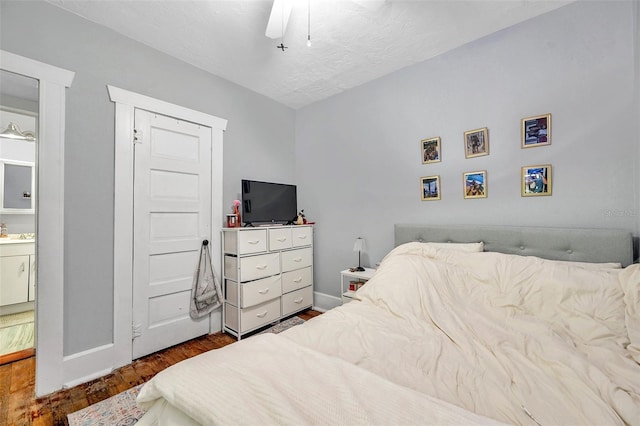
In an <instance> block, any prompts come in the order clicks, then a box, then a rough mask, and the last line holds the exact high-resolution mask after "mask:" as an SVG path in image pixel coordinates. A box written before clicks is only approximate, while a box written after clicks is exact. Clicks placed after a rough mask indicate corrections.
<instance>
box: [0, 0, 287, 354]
mask: <svg viewBox="0 0 640 426" xmlns="http://www.w3.org/2000/svg"><path fill="white" fill-rule="evenodd" d="M0 16H1V18H0V48H2V49H3V50H7V51H10V52H13V53H16V54H19V55H22V56H26V57H28V58H32V59H35V60H38V61H41V62H44V63H48V64H51V65H55V66H58V67H61V68H65V69H68V70H70V71H74V72H75V73H76V74H75V79H74V81H73V85H72V87H71V88H70V89H69V90H68V91H67V123H66V151H65V283H64V292H65V294H64V321H65V323H64V353H65V355H68V354H73V353H77V352H79V351H83V350H86V349H90V348H93V347H96V346H100V345H103V344H106V343H109V342H111V341H112V333H113V330H112V324H113V315H114V313H113V302H112V301H113V193H114V171H113V167H114V110H115V107H114V104H113V103H111V102H110V101H109V97H108V93H107V88H106V86H107V84H110V85H114V86H117V87H120V88H123V89H127V90H131V91H134V92H138V93H141V94H144V95H147V96H151V97H154V98H157V99H161V100H164V101H167V102H171V103H175V104H178V105H181V106H184V107H187V108H192V109H195V110H199V111H202V112H205V113H207V114H211V115H215V116H218V117H221V118H225V119H227V120H229V122H228V126H227V129H228V130H227V131H226V132H225V135H224V168H225V170H224V202H225V205H228V208H229V209H230V208H231V207H230V206H231V203H232V201H233V199H235V198H236V197H237V196H238V193H239V192H240V180H241V179H242V178H245V177H247V178H253V179H260V180H272V181H280V182H293V181H294V177H295V167H294V164H295V149H294V125H295V111H293V110H292V109H290V108H287V107H285V106H283V105H281V104H279V103H276V102H274V101H272V100H270V99H267V98H266V97H264V96H261V95H258V94H256V93H255V92H251V91H249V90H247V89H244V88H242V87H240V86H237V85H235V84H232V83H230V82H228V81H226V80H223V79H221V78H218V77H216V76H212V75H211V74H208V73H206V72H204V71H202V70H200V69H197V68H194V67H192V66H190V65H187V64H185V63H183V62H180V61H178V60H176V59H174V58H171V57H169V56H167V55H164V54H162V53H160V52H157V51H155V50H152V49H150V48H148V47H146V46H144V45H142V44H140V43H137V42H134V41H132V40H130V39H128V38H126V37H123V36H121V35H119V34H117V33H115V32H113V31H111V30H108V29H106V28H103V27H100V26H98V25H95V24H93V23H91V22H88V21H86V20H84V19H81V18H79V17H77V16H75V15H73V14H70V13H68V12H65V11H63V10H62V9H59V8H57V7H55V6H53V5H51V4H48V3H45V2H41V1H29V2H14V1H4V0H3V1H2V2H0ZM225 213H226V211H225ZM44 302H45V303H46V301H44ZM40 303H43V301H40Z"/></svg>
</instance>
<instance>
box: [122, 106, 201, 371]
mask: <svg viewBox="0 0 640 426" xmlns="http://www.w3.org/2000/svg"><path fill="white" fill-rule="evenodd" d="M135 128H136V130H137V131H138V132H139V133H141V134H142V135H143V137H142V138H141V139H142V141H141V143H137V144H136V145H135V154H134V250H133V251H134V267H133V269H134V283H133V321H134V330H135V333H134V340H133V358H134V359H135V358H139V357H141V356H144V355H147V354H149V353H152V352H155V351H158V350H160V349H163V348H166V347H168V346H172V345H175V344H177V343H181V342H183V341H186V340H189V339H192V338H194V337H197V336H201V335H203V334H206V333H208V332H209V321H208V317H204V318H201V319H198V320H195V321H194V320H192V319H191V317H190V316H189V305H190V294H191V286H192V284H193V276H194V273H195V269H196V267H197V264H198V260H199V254H200V246H201V244H202V240H203V239H211V129H210V128H208V127H203V126H198V125H196V124H193V123H188V122H184V121H180V120H177V119H175V118H170V117H166V116H162V115H158V114H153V113H149V112H147V111H142V110H136V112H135Z"/></svg>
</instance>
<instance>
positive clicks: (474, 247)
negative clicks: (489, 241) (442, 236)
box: [422, 241, 484, 253]
mask: <svg viewBox="0 0 640 426" xmlns="http://www.w3.org/2000/svg"><path fill="white" fill-rule="evenodd" d="M422 244H426V245H428V246H430V247H435V248H443V249H448V250H455V251H461V252H464V253H478V252H481V251H484V243H483V242H482V241H480V242H479V243H422Z"/></svg>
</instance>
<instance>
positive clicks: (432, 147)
mask: <svg viewBox="0 0 640 426" xmlns="http://www.w3.org/2000/svg"><path fill="white" fill-rule="evenodd" d="M420 151H421V153H422V164H429V163H438V162H440V161H441V157H440V155H441V152H440V137H437V138H429V139H422V140H421V141H420Z"/></svg>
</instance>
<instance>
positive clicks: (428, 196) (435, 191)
mask: <svg viewBox="0 0 640 426" xmlns="http://www.w3.org/2000/svg"><path fill="white" fill-rule="evenodd" d="M420 193H421V194H422V201H432V200H439V199H440V176H439V175H438V176H424V177H421V178H420Z"/></svg>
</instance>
